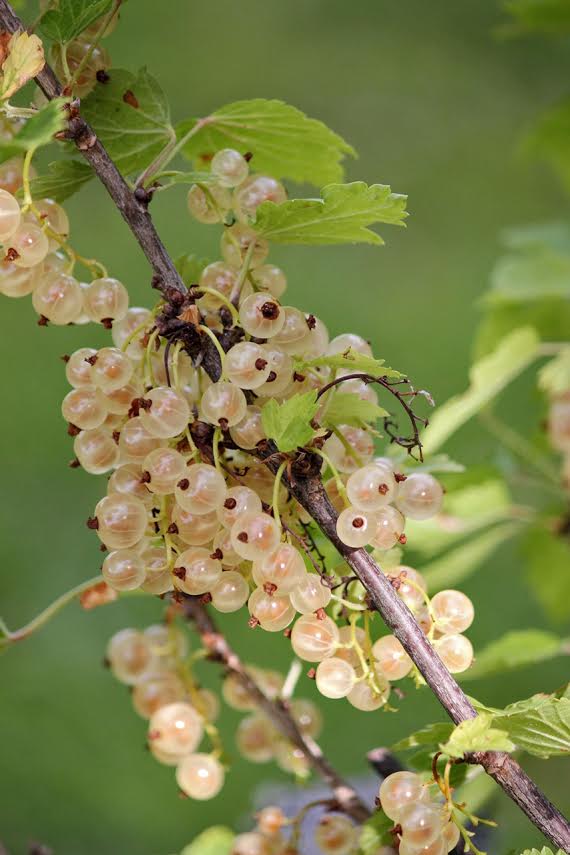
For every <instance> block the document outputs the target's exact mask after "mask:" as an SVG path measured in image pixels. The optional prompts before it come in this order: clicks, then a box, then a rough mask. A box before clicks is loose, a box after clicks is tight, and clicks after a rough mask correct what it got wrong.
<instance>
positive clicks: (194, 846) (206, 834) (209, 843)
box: [180, 825, 235, 855]
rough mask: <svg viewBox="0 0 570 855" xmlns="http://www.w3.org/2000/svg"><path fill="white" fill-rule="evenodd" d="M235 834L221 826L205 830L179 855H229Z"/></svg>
mask: <svg viewBox="0 0 570 855" xmlns="http://www.w3.org/2000/svg"><path fill="white" fill-rule="evenodd" d="M234 838H235V834H234V832H233V831H231V829H229V828H226V827H225V826H223V825H214V826H212V827H211V828H207V829H206V830H205V831H203V832H202V833H201V834H199V835H198V837H196V838H195V839H194V840H193V841H192V843H189V844H188V846H185V847H184V849H183V850H182V852H181V853H180V855H229V853H230V851H231V848H232V844H233V841H234Z"/></svg>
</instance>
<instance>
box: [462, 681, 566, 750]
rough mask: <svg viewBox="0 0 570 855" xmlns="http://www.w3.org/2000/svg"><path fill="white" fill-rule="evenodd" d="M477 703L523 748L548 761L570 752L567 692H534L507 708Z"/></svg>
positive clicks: (479, 707)
mask: <svg viewBox="0 0 570 855" xmlns="http://www.w3.org/2000/svg"><path fill="white" fill-rule="evenodd" d="M476 706H477V709H478V710H481V712H482V713H488V714H490V715H491V718H492V721H493V723H495V724H496V725H497V727H499V728H501V729H502V730H504V731H506V733H507V734H508V736H509V738H510V739H512V741H513V742H514V743H515V745H516V746H517V748H519V749H521V750H522V751H526V752H527V753H528V754H532V755H534V756H535V757H542V758H543V759H545V760H546V759H548V758H549V757H562V756H568V755H569V754H570V698H568V697H566V696H565V695H564V693H557V694H554V695H543V694H540V695H533V696H532V697H531V698H527V699H526V700H523V701H517V702H516V703H514V704H509V705H508V706H507V707H505V709H504V710H500V709H493V708H492V707H485V706H483V705H482V704H477V703H476Z"/></svg>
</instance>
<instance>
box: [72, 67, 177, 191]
mask: <svg viewBox="0 0 570 855" xmlns="http://www.w3.org/2000/svg"><path fill="white" fill-rule="evenodd" d="M109 76H110V79H109V81H108V82H107V83H97V85H96V87H95V89H94V90H93V92H92V93H91V94H90V95H89V96H88V97H87V98H86V99H85V100H84V101H83V102H82V104H81V114H82V116H83V118H84V119H86V121H88V122H89V123H90V124H91V125H92V126H93V127H94V129H95V131H96V132H97V135H98V137H99V139H100V140H101V142H102V143H103V145H104V146H105V148H106V149H107V151H108V152H109V154H110V156H111V157H112V158H113V160H114V161H115V163H116V164H117V167H118V168H119V169H120V170H121V172H123V173H124V174H126V175H128V174H130V173H133V172H137V171H139V170H141V169H144V168H145V167H146V166H148V164H149V163H150V162H151V161H152V159H153V158H154V157H156V155H157V154H158V153H159V152H160V151H162V149H163V148H164V146H165V145H166V144H167V143H168V142H170V141H171V140H172V139H173V137H174V130H173V128H172V125H171V123H170V109H169V107H168V102H167V100H166V97H165V95H164V92H163V91H162V89H161V88H160V86H159V84H158V83H157V81H156V80H155V79H154V77H152V76H151V75H150V74H149V73H148V71H147V70H146V69H145V68H143V69H141V70H140V71H139V72H138V73H137V74H132V73H131V72H130V71H125V70H124V69H121V68H115V69H112V70H111V71H110V72H109Z"/></svg>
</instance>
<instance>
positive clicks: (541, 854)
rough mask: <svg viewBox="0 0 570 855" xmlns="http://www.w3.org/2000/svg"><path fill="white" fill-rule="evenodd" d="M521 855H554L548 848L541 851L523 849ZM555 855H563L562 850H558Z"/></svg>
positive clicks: (544, 847) (545, 847)
mask: <svg viewBox="0 0 570 855" xmlns="http://www.w3.org/2000/svg"><path fill="white" fill-rule="evenodd" d="M521 855H554V853H553V851H552V849H549V848H548V846H543V847H542V849H525V850H524V852H521ZM556 855H564V852H563V851H562V849H559V850H558V851H557V852H556Z"/></svg>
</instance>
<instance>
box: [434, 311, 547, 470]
mask: <svg viewBox="0 0 570 855" xmlns="http://www.w3.org/2000/svg"><path fill="white" fill-rule="evenodd" d="M539 345H540V341H539V338H538V336H537V334H536V331H535V330H534V329H533V328H532V327H523V328H522V329H518V330H515V331H514V332H512V333H511V334H510V335H508V336H507V338H505V339H504V341H502V342H501V344H500V345H499V346H498V347H497V349H496V350H495V351H494V352H493V353H491V354H489V355H488V356H485V357H483V359H480V360H479V361H478V362H476V363H474V365H473V366H472V368H471V371H470V381H471V384H470V387H469V388H468V389H467V391H466V392H464V393H463V394H462V395H456V396H455V397H453V398H451V399H450V400H449V401H447V402H446V403H445V404H443V406H441V407H439V408H438V409H437V410H436V412H435V414H434V416H433V418H432V419H431V422H430V424H429V426H428V427H427V428H426V430H425V432H424V434H423V440H422V441H423V445H424V452H425V453H426V454H431V453H433V452H434V451H436V450H437V449H438V448H440V447H441V446H442V445H443V443H444V442H445V441H446V440H447V439H448V438H449V437H450V436H451V435H452V434H453V433H455V431H456V430H457V429H458V428H460V427H461V426H462V425H464V424H465V422H466V421H468V420H469V419H470V418H472V417H473V416H474V415H475V414H476V413H478V412H479V410H481V409H482V408H483V407H484V406H485V405H486V404H488V403H489V402H490V401H491V400H492V399H493V398H494V397H495V396H496V395H498V394H499V392H501V391H502V390H503V389H504V388H505V386H507V385H508V384H509V383H510V382H511V381H512V380H514V379H515V377H517V376H518V375H519V374H521V373H522V372H523V371H524V370H525V368H527V367H528V366H529V365H530V364H531V363H532V362H533V361H534V360H535V359H536V358H537V356H538V354H539Z"/></svg>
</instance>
